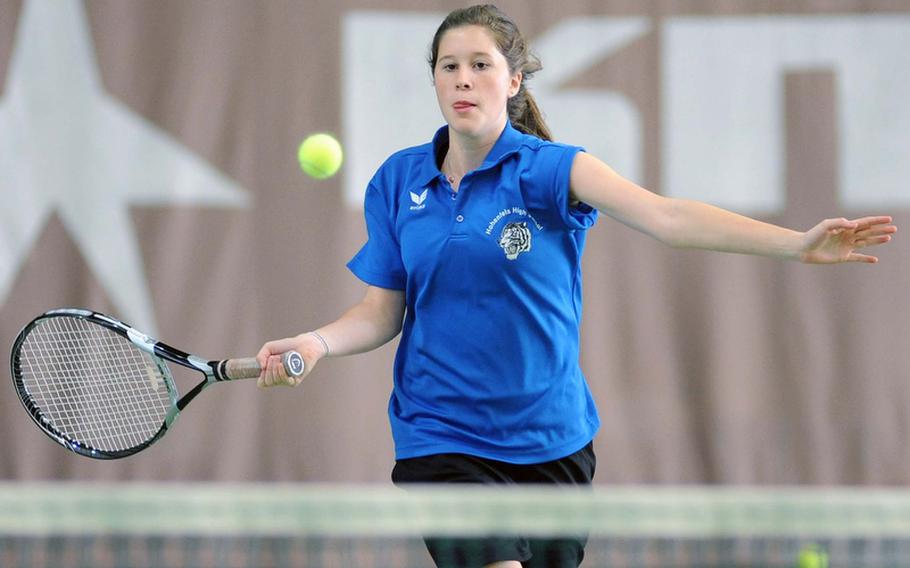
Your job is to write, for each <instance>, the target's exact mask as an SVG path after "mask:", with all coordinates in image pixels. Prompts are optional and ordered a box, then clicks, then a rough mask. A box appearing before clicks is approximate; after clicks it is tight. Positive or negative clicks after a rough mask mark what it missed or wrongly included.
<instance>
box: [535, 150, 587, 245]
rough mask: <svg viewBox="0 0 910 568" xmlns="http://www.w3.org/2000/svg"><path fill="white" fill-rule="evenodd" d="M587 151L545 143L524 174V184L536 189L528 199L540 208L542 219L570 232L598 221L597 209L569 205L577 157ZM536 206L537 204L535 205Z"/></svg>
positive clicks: (580, 204)
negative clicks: (573, 165) (573, 166)
mask: <svg viewBox="0 0 910 568" xmlns="http://www.w3.org/2000/svg"><path fill="white" fill-rule="evenodd" d="M579 152H584V149H583V148H580V147H578V146H569V145H567V144H559V143H553V142H550V143H543V144H542V145H541V146H540V147H538V148H537V149H536V152H535V154H534V155H533V157H530V159H529V162H528V163H529V167H528V169H527V170H525V171H524V172H523V173H522V178H523V182H524V183H526V184H528V186H529V187H532V188H533V191H531V192H530V194H528V195H526V196H525V197H526V199H529V200H530V203H529V205H531V206H532V207H534V208H536V209H539V214H540V216H541V218H545V219H547V220H548V221H549V222H550V223H553V224H554V226H561V227H563V228H564V229H566V230H569V231H574V230H584V229H589V228H591V227H592V226H593V225H594V223H595V222H596V221H597V209H595V208H593V207H591V206H590V205H588V204H586V203H579V204H577V205H575V206H574V207H573V206H570V205H569V189H570V186H571V176H572V164H573V163H574V162H575V156H577V155H578V153H579ZM532 204H533V205H532Z"/></svg>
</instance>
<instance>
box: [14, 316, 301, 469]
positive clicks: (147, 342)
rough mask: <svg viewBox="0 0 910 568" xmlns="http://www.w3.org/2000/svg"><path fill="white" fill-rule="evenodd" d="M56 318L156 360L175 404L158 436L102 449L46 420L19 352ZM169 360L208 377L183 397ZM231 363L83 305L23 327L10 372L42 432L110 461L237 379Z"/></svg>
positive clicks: (152, 440) (77, 450)
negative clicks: (94, 327)
mask: <svg viewBox="0 0 910 568" xmlns="http://www.w3.org/2000/svg"><path fill="white" fill-rule="evenodd" d="M56 317H69V318H77V319H84V320H89V321H91V322H93V323H95V324H98V325H101V326H102V327H104V328H106V329H108V330H110V331H113V332H114V333H116V334H118V335H120V336H122V337H124V338H126V339H128V340H129V341H130V342H131V343H132V344H133V345H134V346H136V347H137V348H138V349H140V350H141V351H144V352H145V353H148V354H149V355H151V356H152V357H151V359H152V360H153V361H154V363H155V364H156V365H157V367H158V370H159V371H160V372H161V378H163V379H164V384H165V386H166V388H167V391H168V396H169V398H170V402H171V406H170V408H169V409H168V411H167V414H166V416H165V419H164V421H163V422H162V424H161V428H160V429H159V430H158V432H157V433H156V434H155V435H154V436H152V437H151V438H149V439H148V440H146V441H144V442H142V443H140V444H137V445H135V446H132V447H130V448H126V449H122V450H101V449H98V448H94V447H92V446H90V445H88V444H85V443H83V442H80V441H78V440H74V439H72V438H70V437H69V436H67V435H66V434H64V433H62V432H60V431H59V430H57V429H56V428H54V427H53V426H52V425H51V424H50V423H49V421H48V420H47V419H45V417H44V413H43V412H42V410H41V408H40V407H39V406H38V405H37V404H36V403H35V402H34V401H33V400H32V396H31V394H30V393H29V392H28V390H27V389H26V386H25V383H24V380H23V375H22V368H21V361H20V357H19V351H20V348H21V346H22V344H23V342H24V341H25V339H26V337H27V336H28V334H29V332H30V331H31V330H32V329H33V328H34V327H36V326H37V325H39V324H40V323H42V322H45V321H47V320H50V319H52V318H56ZM298 357H299V356H298ZM165 361H170V362H172V363H176V364H178V365H181V366H183V367H187V368H189V369H193V370H196V371H199V372H201V373H202V374H203V375H205V378H204V379H203V380H202V381H200V382H199V383H198V384H196V386H194V387H193V388H192V389H190V390H189V391H187V393H186V394H185V395H183V396H182V397H179V396H180V395H179V392H178V390H177V385H176V383H175V381H174V378H173V375H172V374H171V370H170V368H169V367H168V366H167V364H166V363H165ZM301 361H302V359H301ZM227 362H228V360H221V361H207V360H205V359H203V358H201V357H198V356H196V355H193V354H190V353H187V352H185V351H182V350H180V349H177V348H175V347H172V346H170V345H168V344H166V343H164V342H162V341H158V340H156V339H154V338H152V337H150V336H148V335H146V334H145V333H142V332H141V331H139V330H137V329H135V328H134V327H132V326H130V325H128V324H126V323H124V322H122V321H120V320H117V319H115V318H112V317H110V316H108V315H105V314H102V313H100V312H96V311H92V310H87V309H82V308H58V309H54V310H49V311H47V312H45V313H43V314H41V315H40V316H38V317H36V318H35V319H33V320H32V321H30V322H29V323H28V324H27V325H26V326H25V327H23V328H22V330H21V331H20V332H19V335H18V336H17V337H16V340H15V342H14V343H13V347H12V352H11V355H10V371H11V377H12V380H13V386H14V387H15V388H16V394H17V395H18V397H19V401H20V402H21V403H22V405H23V407H25V410H26V412H27V413H28V415H29V416H30V417H31V419H32V421H34V422H35V424H36V425H37V426H38V428H39V429H41V431H42V432H44V433H45V434H47V436H48V437H50V438H51V439H52V440H54V441H55V442H57V443H58V444H60V445H62V446H63V447H65V448H66V449H68V450H71V451H73V452H75V453H77V454H79V455H82V456H86V457H90V458H95V459H105V460H106V459H120V458H124V457H127V456H131V455H133V454H135V453H138V452H140V451H142V450H144V449H146V448H148V447H149V446H151V445H152V444H154V443H155V442H157V441H158V440H160V439H161V437H162V436H164V434H165V433H166V432H167V430H168V429H169V428H170V427H171V425H172V424H173V423H174V421H175V420H176V419H177V416H179V415H180V412H181V411H182V410H183V409H184V408H186V406H187V405H188V404H189V403H190V402H191V401H192V400H193V399H194V398H196V396H197V395H198V394H199V393H200V392H202V391H203V390H205V389H206V388H208V387H209V386H211V385H213V384H215V383H218V382H223V381H230V380H235V379H232V378H231V377H229V376H228V375H227V373H226V365H227ZM178 397H179V398H178Z"/></svg>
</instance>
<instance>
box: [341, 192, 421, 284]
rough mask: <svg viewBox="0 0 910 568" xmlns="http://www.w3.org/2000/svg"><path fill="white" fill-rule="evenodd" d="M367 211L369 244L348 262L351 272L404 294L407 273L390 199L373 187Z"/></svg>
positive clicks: (372, 282) (368, 197)
mask: <svg viewBox="0 0 910 568" xmlns="http://www.w3.org/2000/svg"><path fill="white" fill-rule="evenodd" d="M363 209H364V217H365V219H366V227H367V242H366V243H365V244H364V245H363V247H362V248H361V249H360V251H359V252H358V253H357V254H356V255H354V258H352V259H351V261H350V262H348V264H347V266H348V269H349V270H350V271H351V272H353V273H354V275H355V276H357V278H359V279H361V280H363V281H364V282H366V283H367V284H370V285H371V286H378V287H380V288H388V289H392V290H404V288H405V285H406V283H407V273H406V271H405V268H404V264H403V263H402V260H401V246H400V245H399V243H398V238H397V236H396V234H395V220H394V217H393V214H392V208H391V203H390V202H389V198H388V197H387V196H386V195H384V194H383V192H382V191H380V190H379V189H378V188H377V187H376V186H375V185H373V184H370V185H369V186H368V187H367V192H366V197H365V198H364V206H363Z"/></svg>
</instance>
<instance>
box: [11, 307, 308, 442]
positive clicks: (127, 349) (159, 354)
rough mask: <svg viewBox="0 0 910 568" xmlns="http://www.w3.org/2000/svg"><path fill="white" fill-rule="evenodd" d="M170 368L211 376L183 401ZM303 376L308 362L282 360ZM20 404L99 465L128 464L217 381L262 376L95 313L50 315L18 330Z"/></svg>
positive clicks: (14, 359)
mask: <svg viewBox="0 0 910 568" xmlns="http://www.w3.org/2000/svg"><path fill="white" fill-rule="evenodd" d="M168 362H171V363H177V364H178V365H183V366H184V367H188V368H190V369H195V370H197V371H200V372H202V374H203V375H205V379H203V380H202V381H201V382H200V383H199V384H197V385H196V386H195V387H193V389H192V390H190V391H189V392H187V393H186V394H185V395H183V397H181V398H179V399H178V396H179V393H178V392H177V387H176V385H175V383H174V378H173V375H172V374H171V370H170V369H169V368H168ZM282 362H283V363H284V368H285V371H286V372H287V373H288V374H289V375H291V376H300V375H302V374H303V371H304V367H305V365H304V361H303V357H301V356H300V354H299V353H296V352H293V351H291V352H288V353H285V354H284V356H283V357H282ZM10 366H11V368H12V377H13V384H14V385H15V387H16V392H17V393H18V395H19V399H20V400H21V401H22V404H23V405H24V406H25V409H26V410H27V411H28V413H29V415H30V416H31V417H32V420H34V421H35V424H37V425H38V427H39V428H41V430H42V431H43V432H44V433H45V434H47V435H48V436H50V437H51V439H53V440H54V441H56V442H58V443H59V444H61V445H63V447H65V448H67V449H69V450H72V451H74V452H76V453H77V454H80V455H83V456H88V457H90V458H97V459H116V458H123V457H126V456H130V455H133V454H135V453H136V452H139V451H142V450H144V449H146V448H148V447H149V446H150V445H152V444H153V443H154V442H156V441H158V440H159V439H161V437H162V436H164V434H165V433H166V432H167V431H168V429H169V428H170V427H171V425H172V424H173V423H174V420H176V419H177V416H178V415H179V414H180V412H181V411H182V410H183V409H184V408H186V406H187V405H188V404H189V403H190V401H192V400H193V399H194V398H196V396H197V395H198V394H199V393H200V392H202V391H203V390H205V389H206V388H207V387H209V386H211V385H212V384H214V383H217V382H222V381H232V380H236V379H251V378H254V377H258V376H259V374H260V367H259V363H258V362H257V361H256V359H254V358H248V359H226V360H223V361H206V360H204V359H201V358H199V357H197V356H196V355H191V354H189V353H184V352H183V351H180V350H179V349H175V348H173V347H171V346H169V345H166V344H164V343H161V342H160V341H156V340H154V339H152V338H151V337H149V336H147V335H145V334H144V333H142V332H140V331H137V330H136V329H133V328H132V327H130V326H129V325H127V324H125V323H123V322H121V321H118V320H116V319H114V318H112V317H110V316H106V315H104V314H100V313H98V312H93V311H90V310H82V309H74V308H65V309H59V310H51V311H49V312H46V313H44V314H42V315H40V316H38V317H37V318H35V319H34V320H32V321H31V323H29V324H28V325H27V326H25V328H24V329H23V330H22V331H21V332H19V336H18V337H17V338H16V341H15V342H14V343H13V351H12V356H11V357H10Z"/></svg>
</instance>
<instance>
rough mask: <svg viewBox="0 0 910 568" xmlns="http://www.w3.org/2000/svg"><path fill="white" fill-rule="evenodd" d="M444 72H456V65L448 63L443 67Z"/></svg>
mask: <svg viewBox="0 0 910 568" xmlns="http://www.w3.org/2000/svg"><path fill="white" fill-rule="evenodd" d="M442 70H443V71H454V70H455V64H454V63H446V64H445V65H443V66H442Z"/></svg>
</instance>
